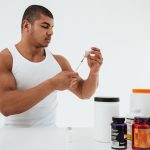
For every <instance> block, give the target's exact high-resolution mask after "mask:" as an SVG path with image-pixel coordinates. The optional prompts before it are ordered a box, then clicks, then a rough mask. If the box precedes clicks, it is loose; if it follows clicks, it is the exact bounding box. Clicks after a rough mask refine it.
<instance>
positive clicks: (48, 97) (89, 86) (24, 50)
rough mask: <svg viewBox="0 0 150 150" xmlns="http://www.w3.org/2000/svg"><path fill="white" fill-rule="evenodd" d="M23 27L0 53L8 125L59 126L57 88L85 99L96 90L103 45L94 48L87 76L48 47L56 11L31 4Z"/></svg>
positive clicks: (1, 98)
mask: <svg viewBox="0 0 150 150" xmlns="http://www.w3.org/2000/svg"><path fill="white" fill-rule="evenodd" d="M21 29H22V37H21V41H20V42H19V43H17V44H16V45H13V46H11V47H8V48H6V49H4V50H2V51H1V53H0V112H1V113H2V114H3V115H4V116H6V117H5V118H6V119H5V125H6V126H15V127H36V126H55V115H56V107H57V100H56V94H57V91H63V90H70V91H71V92H73V93H74V94H75V95H77V96H78V97H79V98H81V99H87V98H89V97H91V96H92V95H93V93H94V92H95V90H96V88H97V86H98V74H99V69H100V66H101V64H102V61H103V59H102V55H101V53H100V49H98V48H95V47H93V48H91V52H90V53H91V54H94V56H93V55H91V54H89V55H88V56H87V61H88V65H89V67H90V73H89V76H88V78H87V79H86V80H83V79H81V77H80V76H79V75H78V74H77V73H76V72H74V71H73V70H72V68H71V66H70V64H69V62H68V61H67V60H66V59H65V58H64V57H63V56H60V55H53V54H51V52H50V51H48V50H47V49H45V48H46V47H47V46H48V44H49V43H50V40H51V37H52V35H53V15H52V13H51V12H50V11H49V10H48V9H47V8H45V7H43V6H39V5H31V6H29V7H28V8H27V9H26V10H25V12H24V15H23V18H22V24H21Z"/></svg>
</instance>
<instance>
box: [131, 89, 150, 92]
mask: <svg viewBox="0 0 150 150" xmlns="http://www.w3.org/2000/svg"><path fill="white" fill-rule="evenodd" d="M132 92H133V93H150V89H132Z"/></svg>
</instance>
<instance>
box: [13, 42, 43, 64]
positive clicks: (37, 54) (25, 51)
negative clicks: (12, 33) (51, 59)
mask: <svg viewBox="0 0 150 150" xmlns="http://www.w3.org/2000/svg"><path fill="white" fill-rule="evenodd" d="M15 46H16V49H17V50H18V51H19V52H20V54H21V55H22V56H24V57H25V58H27V59H29V60H30V61H35V62H38V61H42V60H43V59H44V58H45V49H44V48H37V47H35V46H33V45H30V44H27V43H24V42H19V43H17V44H16V45H15Z"/></svg>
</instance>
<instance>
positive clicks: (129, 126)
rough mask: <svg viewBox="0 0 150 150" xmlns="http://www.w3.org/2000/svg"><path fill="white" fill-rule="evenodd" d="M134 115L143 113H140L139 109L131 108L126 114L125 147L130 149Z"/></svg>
mask: <svg viewBox="0 0 150 150" xmlns="http://www.w3.org/2000/svg"><path fill="white" fill-rule="evenodd" d="M136 116H140V117H143V116H144V115H143V114H142V113H141V111H140V109H133V110H132V111H131V112H130V113H129V114H128V115H127V116H126V124H127V148H128V149H132V124H133V123H134V118H135V117H136Z"/></svg>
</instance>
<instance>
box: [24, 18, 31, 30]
mask: <svg viewBox="0 0 150 150" xmlns="http://www.w3.org/2000/svg"><path fill="white" fill-rule="evenodd" d="M30 29H31V23H30V22H29V21H28V20H27V19H25V20H23V30H24V31H25V32H29V31H30Z"/></svg>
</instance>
